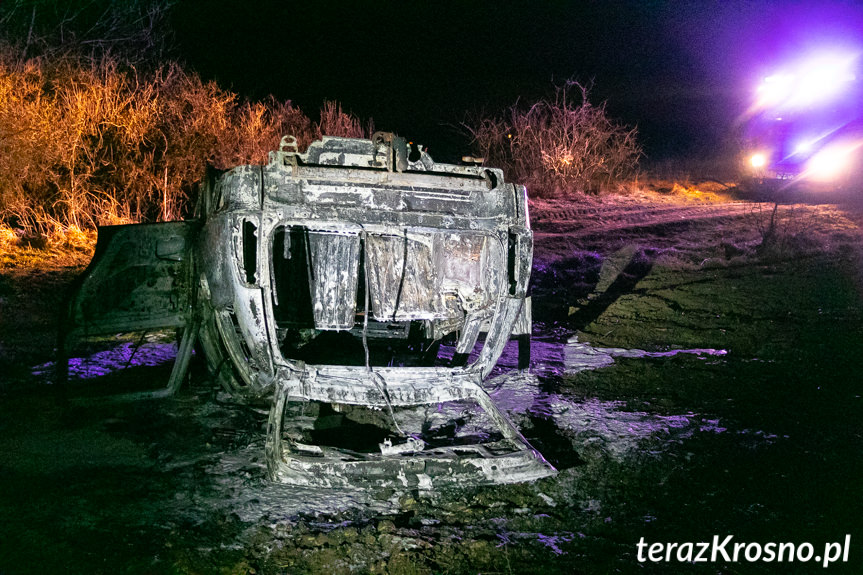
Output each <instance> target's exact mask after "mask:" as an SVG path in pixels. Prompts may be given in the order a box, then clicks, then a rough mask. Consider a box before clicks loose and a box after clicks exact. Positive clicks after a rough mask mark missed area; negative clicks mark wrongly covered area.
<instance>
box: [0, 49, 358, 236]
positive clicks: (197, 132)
mask: <svg viewBox="0 0 863 575" xmlns="http://www.w3.org/2000/svg"><path fill="white" fill-rule="evenodd" d="M321 118H322V120H321V122H320V123H318V124H313V123H312V122H311V121H310V119H309V118H308V117H307V116H305V115H304V114H303V113H302V112H301V111H300V110H299V109H297V108H295V107H293V106H292V105H291V103H290V102H289V101H288V102H280V101H277V100H275V99H273V98H270V99H268V100H266V101H263V102H245V101H241V100H240V99H239V98H238V97H237V95H236V94H234V93H231V92H228V91H226V90H223V89H221V88H219V87H218V86H217V85H216V84H215V83H213V82H204V81H202V80H201V79H200V77H198V76H197V75H196V74H194V73H190V72H188V71H186V70H184V69H183V68H182V67H181V66H179V65H177V64H173V63H171V64H165V65H162V66H159V67H156V68H154V71H152V72H148V73H143V72H139V71H137V70H136V69H135V68H134V67H132V66H128V65H123V64H122V63H121V62H119V61H118V60H117V59H114V58H112V57H110V56H108V55H103V56H99V57H96V58H81V57H74V56H69V55H66V56H62V57H56V56H52V57H44V56H43V57H41V58H36V59H25V58H22V57H20V55H19V52H18V51H17V50H16V49H14V48H11V47H8V46H6V47H0V225H3V224H5V225H11V226H13V227H18V228H21V229H24V230H28V231H31V232H38V233H51V232H53V231H55V230H58V229H69V228H72V229H91V228H93V227H94V226H96V225H101V224H113V223H122V222H137V221H156V220H170V219H177V218H179V217H181V216H182V215H183V214H187V213H188V212H189V211H190V210H189V208H190V202H191V201H192V193H193V190H194V188H195V186H196V184H198V183H199V182H200V181H201V180H202V178H203V175H204V172H205V169H206V165H207V163H209V164H212V165H213V166H215V167H216V168H219V169H226V168H230V167H232V166H235V165H238V164H243V163H264V162H266V160H267V152H268V151H269V150H273V149H275V148H276V147H277V146H278V144H279V140H280V138H281V137H282V136H283V135H285V134H293V135H295V136H297V138H298V140H299V142H300V145H301V146H305V145H307V144H308V143H309V142H310V141H311V139H312V138H313V137H315V136H317V135H319V134H320V133H322V132H323V133H327V134H330V135H344V136H362V135H364V134H363V129H362V127H361V124H360V123H359V121H358V120H357V119H356V118H355V117H353V116H351V115H349V114H346V113H344V112H343V111H342V109H341V106H339V105H338V104H336V103H332V102H327V103H325V104H324V108H323V110H322V112H321Z"/></svg>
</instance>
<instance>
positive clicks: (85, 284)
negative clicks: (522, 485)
mask: <svg viewBox="0 0 863 575" xmlns="http://www.w3.org/2000/svg"><path fill="white" fill-rule="evenodd" d="M291 144H292V143H291V141H290V139H285V140H284V141H283V146H282V148H281V149H280V150H279V151H277V152H272V153H271V156H270V163H269V164H268V165H267V166H240V167H238V168H235V169H233V170H230V171H229V172H227V173H225V174H223V175H221V176H220V177H218V178H214V179H213V180H212V182H211V184H210V185H209V186H208V187H207V188H206V189H205V190H204V191H203V194H202V198H201V203H200V209H199V217H198V219H197V220H196V221H193V222H177V223H171V224H155V225H150V226H122V227H121V229H113V230H110V232H109V233H106V234H105V235H104V236H100V245H99V248H97V255H96V257H94V261H93V263H92V264H91V266H90V268H88V272H87V273H86V274H85V276H84V278H83V279H82V282H81V285H80V287H79V289H78V291H77V293H76V296H75V298H74V299H73V301H72V303H71V305H70V310H69V316H68V319H69V321H68V326H69V328H70V329H69V330H68V334H67V338H66V345H64V346H61V347H63V348H68V347H69V345H71V344H73V343H74V342H75V341H76V339H79V338H81V337H85V336H87V335H88V334H92V333H99V332H106V331H112V330H113V331H121V330H119V329H117V328H119V327H124V328H131V327H136V328H139V329H144V328H147V327H152V326H161V327H176V328H179V329H181V330H183V332H184V336H183V338H182V341H181V344H180V352H179V354H178V360H177V365H176V367H175V370H174V371H175V373H174V374H172V377H171V381H170V382H169V386H168V390H169V392H173V391H175V390H176V388H177V387H178V386H179V382H180V381H182V378H183V374H184V372H185V370H186V367H187V365H188V359H189V357H190V355H191V349H192V346H193V344H194V343H195V341H198V342H199V343H200V348H201V350H202V351H203V355H204V356H205V358H206V360H207V363H208V366H209V369H210V372H211V373H212V375H213V376H214V378H215V379H216V380H217V381H219V382H220V383H221V385H222V386H223V387H224V388H225V389H226V390H228V391H230V392H231V393H233V394H235V395H236V396H238V397H250V398H262V397H263V398H268V397H271V398H272V406H271V410H270V415H269V425H268V432H267V442H266V452H267V463H268V471H269V475H270V477H271V478H272V479H273V480H276V481H282V482H288V483H296V484H306V485H324V486H339V485H374V486H379V487H380V486H383V487H418V488H432V487H437V486H441V485H446V484H458V483H465V482H469V483H505V482H516V481H525V480H532V479H536V478H539V477H544V476H547V475H549V474H552V473H554V469H553V467H551V466H550V465H549V464H548V463H547V462H545V460H544V459H543V458H542V456H541V455H540V454H539V453H537V452H536V451H535V450H534V449H533V448H532V447H531V446H530V445H529V443H528V442H527V441H526V440H525V439H524V437H523V436H522V435H521V433H520V432H519V431H518V430H517V429H516V428H515V426H513V424H512V423H511V422H509V421H508V419H507V418H506V416H504V415H503V414H502V413H501V412H500V410H498V408H497V407H496V406H495V405H494V404H493V402H492V401H491V400H490V398H489V396H488V395H487V394H486V392H485V391H483V389H482V387H481V382H482V380H483V379H484V378H485V377H486V376H487V375H488V374H489V372H490V371H491V369H492V367H493V366H494V364H495V363H496V361H497V359H498V357H499V356H500V354H501V352H502V350H503V347H504V345H506V343H507V341H509V340H510V338H511V336H515V337H519V338H520V349H521V350H522V351H523V352H524V354H523V355H524V358H526V355H527V352H528V351H529V345H528V342H529V340H528V339H527V338H529V333H530V299H529V298H527V297H526V288H527V280H528V277H529V272H530V264H531V253H532V236H531V233H530V229H529V222H528V218H527V213H526V205H527V204H526V198H525V193H524V189H523V188H521V187H517V186H513V185H512V184H505V183H504V182H503V177H502V174H501V173H500V172H499V171H497V170H491V169H487V168H481V167H478V166H451V165H445V164H435V163H434V162H433V161H432V160H431V158H430V157H428V156H427V155H426V154H424V153H416V154H414V153H410V154H409V153H408V152H407V147H406V144H405V143H404V141H403V140H401V139H399V138H395V137H392V136H391V135H386V134H384V135H376V137H375V138H373V139H372V140H349V139H341V138H324V140H323V141H321V142H316V143H314V144H312V146H311V147H310V148H309V151H307V152H306V153H305V154H299V153H297V152H296V150H295V149H293V150H292V149H291ZM104 238H107V239H105V241H103V239H104ZM130 277H134V278H137V280H138V281H130V279H129V278H130ZM106 294H111V297H110V298H107V300H106V298H105V295H106ZM520 364H522V366H523V367H526V365H527V361H526V359H522V360H521V361H520ZM454 422H455V423H454ZM459 422H460V423H459ZM326 430H331V431H329V432H328V431H326ZM332 430H336V431H332Z"/></svg>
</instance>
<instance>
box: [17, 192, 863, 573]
mask: <svg viewBox="0 0 863 575" xmlns="http://www.w3.org/2000/svg"><path fill="white" fill-rule="evenodd" d="M675 206H676V207H675ZM639 207H640V209H638V208H639ZM572 210H573V208H572V207H571V206H566V205H564V204H554V203H544V204H541V205H539V204H537V205H535V206H533V208H532V217H533V220H534V229H535V232H536V258H535V268H534V275H533V281H532V299H533V305H534V322H535V328H534V334H533V335H534V337H533V344H532V346H533V355H532V368H531V372H530V374H525V373H519V372H518V371H517V370H516V365H517V353H516V345H515V342H513V343H512V344H511V345H510V346H509V347H508V348H507V350H506V351H505V354H504V356H503V358H502V359H501V362H500V364H499V366H498V367H497V368H496V369H495V371H494V372H493V374H492V375H491V377H490V378H489V379H488V380H487V381H486V384H485V385H486V387H487V389H488V391H489V393H490V394H491V395H492V397H493V399H494V400H495V401H496V402H497V403H498V405H499V406H501V408H502V409H504V410H505V411H506V412H508V413H509V415H510V417H511V418H512V419H513V421H514V422H515V423H516V424H517V425H518V426H519V427H520V428H521V429H522V430H523V432H524V433H525V435H526V436H527V437H528V439H529V440H530V441H531V442H533V443H534V445H535V446H536V447H537V448H538V449H540V450H541V451H542V452H543V453H544V454H545V456H546V457H547V458H548V459H549V460H550V461H551V462H552V463H553V464H554V465H555V466H556V467H557V468H558V469H559V471H560V472H559V474H558V475H557V476H556V477H552V478H548V479H543V480H540V481H537V482H534V483H529V484H518V485H507V486H496V487H464V488H458V489H450V490H447V491H442V492H435V493H430V492H422V491H405V492H399V491H396V490H360V489H355V490H320V489H319V490H314V489H306V488H296V487H290V486H283V485H273V484H270V483H269V482H268V481H267V480H266V477H265V470H264V464H263V439H264V438H263V434H264V429H265V426H266V409H267V406H266V405H260V406H255V405H251V406H250V405H243V404H240V403H237V402H234V401H233V400H232V399H231V398H230V397H228V396H227V395H226V394H224V393H221V392H218V391H217V390H216V389H215V388H214V387H213V385H212V384H211V382H209V381H208V378H207V376H206V374H205V373H204V370H203V367H202V366H201V365H200V364H198V363H197V362H193V363H194V365H193V373H192V374H191V377H190V379H189V381H188V382H187V383H186V384H185V385H184V387H183V388H182V390H181V392H180V394H179V395H178V396H176V397H174V398H171V399H161V400H138V401H129V400H126V399H123V398H122V397H120V394H121V393H124V392H128V391H135V390H140V389H142V388H150V389H155V388H159V387H160V386H163V385H164V383H165V382H166V381H167V378H168V374H169V373H170V368H171V364H170V356H171V354H172V353H173V352H172V350H173V346H174V344H173V343H172V342H171V341H170V340H171V338H170V334H167V335H165V334H150V335H149V336H146V337H145V338H144V339H143V340H142V339H141V338H140V335H139V334H134V335H133V336H130V337H127V338H126V339H122V340H120V339H116V340H115V339H108V340H101V341H97V342H92V343H91V344H90V345H88V346H83V347H82V348H81V349H79V350H77V353H76V354H75V355H76V356H77V357H78V358H79V359H80V364H79V367H80V369H78V370H77V371H74V372H73V375H75V377H74V378H73V379H72V381H71V382H70V383H69V384H67V385H65V386H57V385H54V384H51V383H49V382H50V380H51V375H50V373H51V370H50V368H51V365H50V363H49V362H50V361H51V360H52V357H51V350H52V347H53V329H54V326H55V320H54V319H53V318H54V317H55V316H54V314H53V312H54V311H56V310H57V309H58V306H59V305H60V301H61V299H62V294H63V289H64V287H65V286H66V285H68V282H69V281H70V280H71V278H72V276H73V275H74V272H75V271H77V270H78V269H80V268H78V267H75V266H69V267H62V266H55V267H53V268H48V270H47V271H44V269H41V268H38V267H32V266H31V267H26V266H25V267H22V266H18V267H14V266H12V267H8V266H7V267H5V268H3V270H2V276H0V298H2V300H0V301H2V303H0V345H2V347H0V573H4V574H6V573H9V574H13V573H56V572H67V573H123V572H125V573H274V574H275V573H350V572H356V573H479V572H482V573H526V572H539V573H570V574H571V573H609V572H621V573H634V572H638V573H642V572H650V573H684V572H685V573H689V572H704V573H773V572H776V571H777V565H775V564H771V563H763V562H762V563H747V562H745V561H742V560H741V561H738V562H724V561H721V560H720V561H718V562H714V563H711V562H707V563H701V564H696V565H692V564H688V563H679V562H676V561H672V562H670V563H666V562H659V563H652V562H649V561H648V562H640V561H639V560H638V557H637V548H636V544H637V543H638V542H639V540H640V538H641V537H644V538H645V540H646V541H648V542H653V541H661V542H687V541H692V542H699V541H710V540H711V539H712V538H713V536H714V535H718V536H720V537H721V538H724V537H725V536H726V535H733V536H734V539H735V541H744V542H752V541H756V542H760V543H766V542H770V541H776V542H794V543H798V544H799V543H803V542H810V543H812V544H813V545H814V546H815V548H816V549H817V550H820V549H822V548H823V546H824V544H825V543H827V542H833V541H837V542H841V541H843V540H844V538H845V536H846V534H850V535H851V549H850V555H849V561H848V562H847V563H842V562H837V563H834V564H833V565H831V566H830V567H829V569H828V570H829V571H831V572H849V573H857V572H860V571H861V569H863V498H861V495H860V487H859V486H860V480H861V477H863V455H861V454H863V427H861V425H860V422H861V421H863V387H861V385H860V383H859V381H860V377H859V372H860V367H861V359H860V358H861V357H863V317H861V315H863V311H861V310H863V307H861V297H863V289H861V288H863V242H861V231H860V224H861V223H863V216H861V211H860V210H859V208H857V207H853V206H833V205H818V204H814V205H795V206H782V207H780V209H779V210H777V212H776V213H773V211H772V206H771V205H766V204H751V203H750V204H737V203H727V202H726V203H721V204H715V203H713V204H708V205H700V204H697V203H693V202H687V203H682V204H680V205H677V204H676V203H675V202H670V201H664V202H653V203H645V202H644V201H643V200H642V201H641V202H637V201H634V200H631V199H630V200H627V201H626V202H621V203H612V202H606V203H605V204H597V205H594V206H591V208H590V210H589V211H590V213H584V214H581V213H574V212H572ZM771 219H772V221H773V226H772V227H771V225H770V222H771ZM594 220H597V221H600V222H604V225H602V224H601V223H600V224H597V221H594ZM771 230H772V231H771ZM668 352H680V353H668ZM133 353H134V354H135V357H136V358H138V360H137V361H135V362H133V361H131V356H132V354H133ZM100 354H101V355H100ZM588 356H589V357H588ZM142 358H143V359H146V361H141V360H142ZM596 358H600V360H601V361H600V363H601V364H602V367H597V366H598V364H597V365H593V364H591V362H594V363H596V361H597V360H596ZM142 363H143V364H145V365H140V364H142ZM88 366H89V367H88ZM106 366H108V367H106ZM96 376H98V377H96ZM781 567H782V572H790V573H810V572H812V571H820V570H823V569H822V568H821V566H820V564H818V565H816V564H815V563H814V562H810V563H801V562H794V563H786V564H783V565H781Z"/></svg>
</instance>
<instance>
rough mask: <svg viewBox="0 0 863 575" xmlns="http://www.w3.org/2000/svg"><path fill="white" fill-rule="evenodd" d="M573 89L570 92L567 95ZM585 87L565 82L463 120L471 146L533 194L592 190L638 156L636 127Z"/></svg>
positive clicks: (625, 171) (626, 171) (630, 167)
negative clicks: (492, 113) (614, 116)
mask: <svg viewBox="0 0 863 575" xmlns="http://www.w3.org/2000/svg"><path fill="white" fill-rule="evenodd" d="M573 92H575V94H576V97H575V98H573V97H572V93H573ZM588 96H589V89H588V87H586V86H583V85H581V84H579V83H577V82H572V81H570V82H567V83H566V84H564V85H563V86H560V87H557V88H556V89H555V93H554V97H553V98H551V99H542V100H539V101H538V102H536V103H534V104H532V105H531V106H529V107H524V106H521V105H519V104H515V105H514V106H512V107H510V108H509V109H508V110H507V111H506V113H505V115H503V116H496V117H488V116H486V117H482V118H480V119H479V120H478V121H474V122H468V123H466V128H467V129H468V130H469V132H470V133H471V135H472V136H473V143H474V145H475V146H476V147H477V152H478V153H479V154H480V155H481V156H482V157H484V158H485V159H486V160H487V162H488V163H490V164H493V165H497V166H503V167H504V168H505V171H506V172H507V173H508V176H509V177H510V178H512V179H514V180H516V181H519V182H521V183H524V184H526V185H528V186H530V187H531V191H532V193H533V194H534V195H537V196H558V195H563V194H568V193H573V192H576V191H583V192H595V191H598V190H599V189H600V188H606V187H608V186H610V185H612V184H613V183H615V182H617V181H619V180H620V179H622V178H624V177H626V176H628V175H630V174H631V173H632V172H633V171H634V170H635V168H636V166H637V162H638V158H639V157H640V156H641V148H640V147H639V145H638V143H637V141H636V138H637V129H636V128H629V127H626V126H623V125H621V124H619V123H617V122H615V121H613V120H611V119H610V118H609V117H608V115H607V114H606V111H605V104H604V103H603V104H600V105H598V106H595V105H593V104H591V103H590V100H589V98H588Z"/></svg>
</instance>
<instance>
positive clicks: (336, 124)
mask: <svg viewBox="0 0 863 575" xmlns="http://www.w3.org/2000/svg"><path fill="white" fill-rule="evenodd" d="M315 135H316V136H317V138H321V137H323V136H325V135H326V136H340V137H342V138H365V137H368V136H370V135H371V133H366V130H365V129H363V125H362V122H360V119H359V118H357V117H356V116H354V115H352V114H349V113H346V112H344V111H342V105H341V104H339V103H338V102H333V101H332V100H327V101H325V102H324V104H323V106H321V120H320V122H318V124H317V125H316V126H315Z"/></svg>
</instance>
